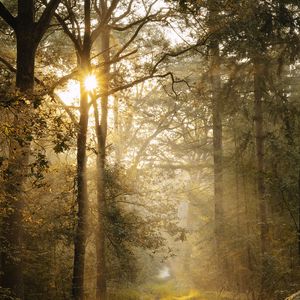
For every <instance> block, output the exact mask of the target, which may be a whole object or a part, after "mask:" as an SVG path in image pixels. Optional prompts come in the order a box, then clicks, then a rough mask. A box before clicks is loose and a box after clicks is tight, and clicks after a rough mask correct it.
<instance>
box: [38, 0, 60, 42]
mask: <svg viewBox="0 0 300 300" xmlns="http://www.w3.org/2000/svg"><path fill="white" fill-rule="evenodd" d="M60 1H61V0H50V2H49V3H47V5H46V8H45V9H44V11H43V13H42V15H41V17H40V19H39V20H38V22H37V24H36V31H35V39H36V41H37V42H39V41H40V40H41V38H42V37H43V35H44V33H45V31H46V30H47V28H48V26H49V24H50V21H51V18H52V17H53V15H54V13H55V10H56V8H57V6H58V4H59V2H60Z"/></svg>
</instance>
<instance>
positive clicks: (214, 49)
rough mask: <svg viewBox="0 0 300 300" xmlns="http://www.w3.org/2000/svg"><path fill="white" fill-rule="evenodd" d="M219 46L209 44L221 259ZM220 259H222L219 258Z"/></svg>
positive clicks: (221, 180)
mask: <svg viewBox="0 0 300 300" xmlns="http://www.w3.org/2000/svg"><path fill="white" fill-rule="evenodd" d="M219 64H220V62H219V46H218V44H217V41H212V43H211V87H212V115H213V158H214V203H215V235H216V246H217V256H218V259H219V261H222V259H223V253H222V249H221V241H222V240H223V238H224V237H223V235H224V228H223V226H224V208H223V146H222V100H221V97H220V89H221V80H220V66H219ZM221 257H222V258H221Z"/></svg>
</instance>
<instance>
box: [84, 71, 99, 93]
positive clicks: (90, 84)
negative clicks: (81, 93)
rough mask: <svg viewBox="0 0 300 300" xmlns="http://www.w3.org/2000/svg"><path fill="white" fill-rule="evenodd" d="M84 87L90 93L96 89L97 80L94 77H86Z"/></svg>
mask: <svg viewBox="0 0 300 300" xmlns="http://www.w3.org/2000/svg"><path fill="white" fill-rule="evenodd" d="M84 87H85V89H86V90H87V91H88V92H91V91H92V90H94V89H95V88H96V87H97V78H96V76H95V75H92V74H91V75H88V76H87V77H86V78H85V80H84Z"/></svg>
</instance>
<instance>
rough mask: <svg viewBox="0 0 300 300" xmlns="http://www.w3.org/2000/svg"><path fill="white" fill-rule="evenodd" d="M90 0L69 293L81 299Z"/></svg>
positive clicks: (83, 55)
mask: <svg viewBox="0 0 300 300" xmlns="http://www.w3.org/2000/svg"><path fill="white" fill-rule="evenodd" d="M90 7H91V3H90V0H85V2H84V20H85V32H84V39H83V48H82V52H81V53H80V62H79V63H80V69H81V81H80V119H79V126H78V134H77V199H76V200H77V205H78V212H77V228H76V233H75V241H74V263H73V279H72V295H73V298H74V299H75V300H83V299H84V266H85V247H86V231H87V212H88V191H87V170H86V169H87V166H86V162H87V156H86V141H87V129H88V118H89V115H88V113H89V103H88V99H89V95H88V92H87V91H86V90H85V87H84V78H85V76H87V75H88V74H89V73H90V53H91V24H90V23H91V16H90V13H91V11H90V9H91V8H90Z"/></svg>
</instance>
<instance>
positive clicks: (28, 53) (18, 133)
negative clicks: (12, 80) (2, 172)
mask: <svg viewBox="0 0 300 300" xmlns="http://www.w3.org/2000/svg"><path fill="white" fill-rule="evenodd" d="M28 14H29V17H28V18H29V20H28V18H27V19H26V18H24V19H23V21H24V20H25V21H24V22H23V23H22V22H20V23H19V24H18V26H19V27H18V29H17V34H16V35H17V73H16V88H17V89H19V90H20V91H21V92H23V93H25V94H28V93H31V92H32V90H33V85H34V62H35V52H36V48H37V45H36V43H35V42H34V40H33V39H32V38H31V37H30V35H28V32H27V30H30V28H31V27H32V26H33V20H32V18H31V17H30V15H31V12H30V9H29V10H28ZM21 20H22V19H21ZM25 24H27V25H28V27H29V28H25V27H22V26H23V25H25ZM25 31H26V32H25ZM25 97H26V95H25ZM32 110H33V107H32V105H31V104H26V103H22V102H20V103H19V104H17V105H16V111H15V113H14V115H13V124H14V125H13V128H14V129H15V133H14V136H13V137H12V139H11V142H10V146H9V163H8V167H7V170H6V178H5V186H4V191H5V198H6V199H5V206H6V208H7V216H5V217H4V220H3V224H4V226H3V227H4V231H3V235H4V236H3V238H4V241H5V243H6V246H7V247H6V251H5V252H4V253H2V255H1V256H2V257H1V260H2V272H3V275H2V279H1V281H2V286H3V287H4V288H8V289H10V291H11V292H12V294H13V295H14V296H16V297H18V298H20V299H23V298H24V287H23V265H22V264H23V258H22V252H23V251H22V244H23V233H22V231H23V230H22V229H23V225H22V224H23V221H22V210H23V206H24V193H25V192H24V184H25V180H26V177H27V173H28V172H27V171H28V170H27V166H28V159H29V155H30V142H29V138H28V137H29V136H30V134H31V130H30V129H28V119H29V116H30V113H31V111H32Z"/></svg>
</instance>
